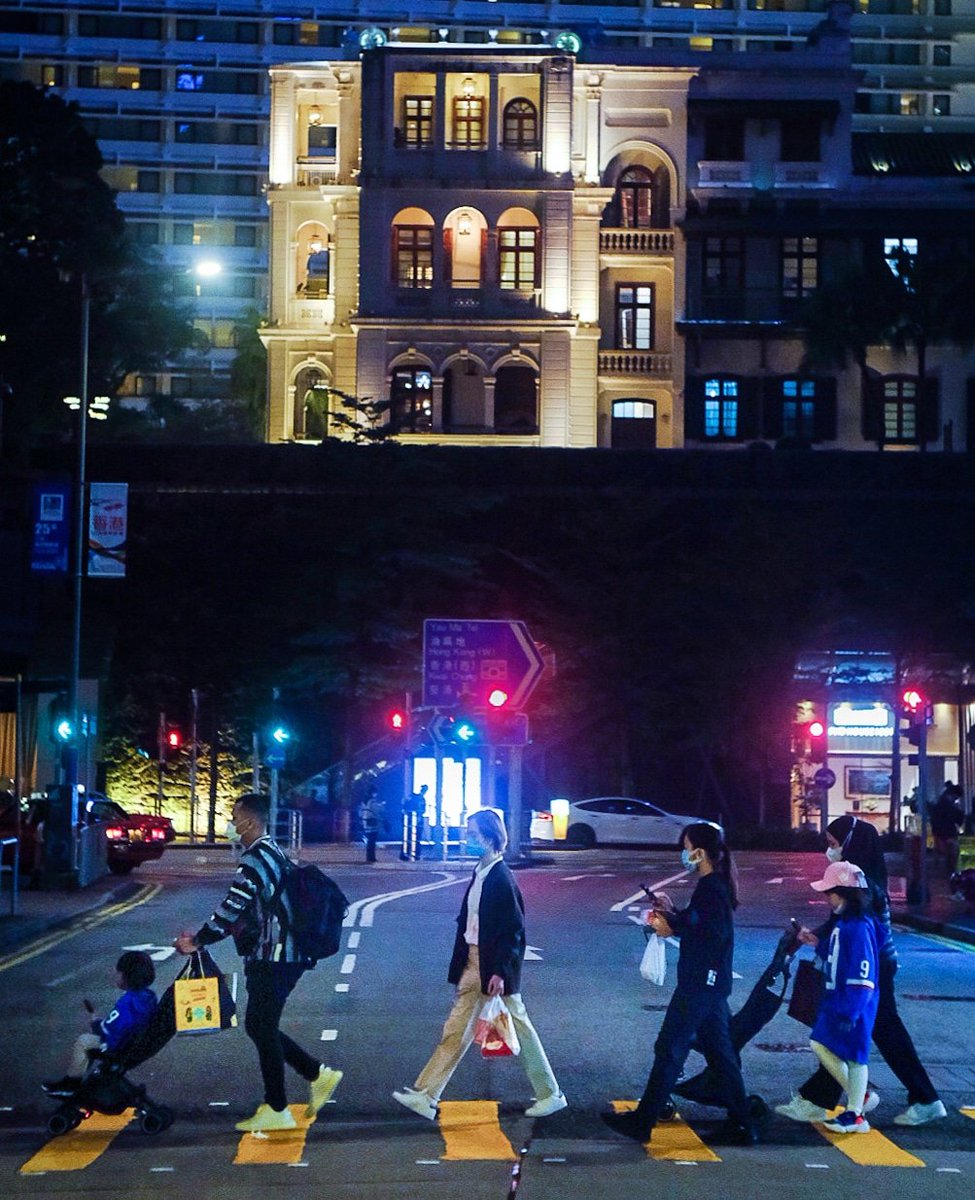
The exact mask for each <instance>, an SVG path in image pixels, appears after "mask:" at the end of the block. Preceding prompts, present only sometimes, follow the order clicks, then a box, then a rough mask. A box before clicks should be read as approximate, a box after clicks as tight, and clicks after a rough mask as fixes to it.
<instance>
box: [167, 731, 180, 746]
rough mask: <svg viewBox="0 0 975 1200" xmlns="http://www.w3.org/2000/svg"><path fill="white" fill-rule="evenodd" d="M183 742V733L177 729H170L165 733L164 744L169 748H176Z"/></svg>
mask: <svg viewBox="0 0 975 1200" xmlns="http://www.w3.org/2000/svg"><path fill="white" fill-rule="evenodd" d="M182 744H183V735H182V734H181V733H180V731H179V730H178V729H170V730H169V732H168V733H167V734H166V745H167V746H168V747H169V748H170V750H178V749H179V748H180V746H182Z"/></svg>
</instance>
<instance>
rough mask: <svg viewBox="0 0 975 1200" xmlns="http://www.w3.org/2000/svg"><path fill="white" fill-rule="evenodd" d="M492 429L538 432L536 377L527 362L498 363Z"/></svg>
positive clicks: (510, 431) (496, 430) (496, 431)
mask: <svg viewBox="0 0 975 1200" xmlns="http://www.w3.org/2000/svg"><path fill="white" fill-rule="evenodd" d="M494 432H495V433H537V432H538V378H537V376H536V374H535V371H534V370H533V369H532V368H531V367H529V366H523V365H521V364H518V363H511V364H508V365H506V366H503V367H498V373H497V375H496V376H495V380H494Z"/></svg>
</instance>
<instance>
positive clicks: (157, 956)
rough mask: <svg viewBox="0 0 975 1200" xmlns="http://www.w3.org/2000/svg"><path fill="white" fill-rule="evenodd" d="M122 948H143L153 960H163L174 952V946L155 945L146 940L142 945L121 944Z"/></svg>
mask: <svg viewBox="0 0 975 1200" xmlns="http://www.w3.org/2000/svg"><path fill="white" fill-rule="evenodd" d="M122 949H123V950H145V952H146V953H147V954H148V955H149V957H150V958H151V959H152V961H153V962H165V961H166V959H167V958H172V957H173V955H174V954H175V953H176V947H175V946H156V945H154V944H153V943H152V942H146V943H145V944H144V945H142V946H123V947H122Z"/></svg>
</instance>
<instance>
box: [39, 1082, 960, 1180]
mask: <svg viewBox="0 0 975 1200" xmlns="http://www.w3.org/2000/svg"><path fill="white" fill-rule="evenodd" d="M612 1107H613V1108H614V1109H615V1111H617V1112H626V1111H630V1110H632V1109H634V1108H635V1107H636V1101H635V1100H614V1101H612ZM291 1112H292V1114H293V1116H294V1118H295V1123H296V1124H295V1128H294V1129H289V1130H281V1131H277V1132H273V1133H266V1134H251V1133H246V1134H243V1135H241V1136H240V1137H239V1138H238V1140H237V1142H236V1147H235V1149H234V1150H233V1152H232V1157H231V1149H230V1140H229V1139H228V1151H227V1157H228V1159H229V1161H230V1162H231V1163H232V1165H233V1166H251V1167H261V1166H274V1165H278V1166H302V1165H307V1164H306V1163H305V1161H304V1158H305V1154H306V1152H307V1150H308V1149H309V1147H308V1146H307V1138H308V1133H309V1130H310V1129H311V1127H312V1125H314V1124H315V1118H314V1117H312V1118H308V1117H306V1116H305V1106H304V1105H303V1104H302V1105H292V1106H291ZM958 1112H959V1113H960V1114H961V1115H962V1116H963V1117H966V1118H968V1119H970V1120H975V1107H972V1106H966V1107H963V1108H960V1109H958ZM134 1116H135V1113H134V1110H133V1109H126V1110H125V1111H124V1112H123V1113H121V1114H119V1115H118V1116H109V1115H106V1114H103V1113H93V1114H92V1115H91V1116H90V1117H89V1118H88V1119H87V1120H86V1121H84V1122H83V1123H82V1124H81V1125H80V1126H79V1127H78V1128H77V1129H74V1130H72V1131H71V1132H70V1133H66V1134H63V1135H62V1136H60V1137H52V1138H50V1139H49V1140H48V1141H47V1142H45V1143H44V1145H43V1146H41V1147H40V1148H39V1149H38V1150H37V1151H36V1152H35V1153H33V1154H32V1155H31V1156H30V1157H29V1158H28V1159H27V1161H26V1162H24V1163H23V1165H22V1166H21V1167H20V1168H19V1174H21V1175H44V1174H48V1173H52V1172H75V1171H83V1170H85V1169H87V1168H88V1167H91V1166H92V1165H93V1164H94V1163H96V1162H98V1160H99V1159H101V1158H102V1157H103V1156H105V1155H106V1154H107V1153H108V1152H109V1151H110V1150H111V1148H112V1146H113V1143H114V1142H115V1140H116V1138H117V1137H118V1135H119V1134H120V1133H122V1132H123V1131H124V1130H125V1129H126V1128H127V1127H128V1126H129V1125H130V1124H131V1122H132V1121H133V1118H134ZM521 1119H522V1120H523V1118H521ZM506 1122H507V1123H508V1124H509V1125H510V1124H511V1123H512V1122H511V1119H510V1118H506ZM593 1125H594V1128H593V1131H592V1133H593V1139H594V1140H596V1139H598V1140H602V1137H601V1134H600V1133H599V1132H598V1126H597V1123H596V1122H595V1121H594V1122H593ZM808 1128H809V1129H810V1130H811V1131H814V1132H815V1133H816V1134H817V1135H818V1136H819V1137H821V1138H822V1139H823V1141H824V1142H825V1143H826V1144H828V1145H829V1146H830V1147H831V1149H832V1150H834V1151H835V1152H836V1153H837V1155H838V1156H839V1157H840V1159H842V1160H845V1161H846V1162H848V1163H851V1164H853V1165H855V1166H858V1167H895V1168H923V1167H927V1166H929V1164H928V1163H926V1162H925V1161H924V1160H923V1159H922V1158H919V1157H918V1156H917V1155H916V1154H913V1153H911V1152H910V1151H909V1150H907V1149H905V1148H904V1147H902V1146H900V1145H898V1144H897V1143H896V1142H894V1141H893V1140H892V1139H891V1138H890V1137H888V1136H887V1135H886V1134H885V1133H882V1132H881V1131H880V1130H879V1129H871V1131H870V1132H869V1133H866V1134H839V1133H833V1132H831V1131H830V1130H828V1129H826V1128H825V1126H823V1125H819V1124H813V1125H810V1126H809V1127H808ZM417 1132H418V1134H420V1135H421V1136H434V1137H438V1138H439V1139H440V1142H441V1146H440V1150H439V1154H438V1156H437V1157H436V1158H430V1159H422V1160H417V1161H418V1162H516V1161H517V1160H518V1157H519V1155H518V1153H516V1151H515V1148H514V1146H515V1145H520V1144H522V1143H521V1142H516V1143H514V1144H513V1143H512V1141H511V1139H510V1138H509V1136H508V1134H507V1133H506V1132H505V1129H504V1127H503V1126H502V1123H501V1114H500V1105H499V1103H498V1102H497V1101H495V1100H453V1101H443V1102H441V1105H440V1110H439V1113H438V1118H437V1122H436V1124H435V1125H433V1126H432V1127H431V1128H430V1130H429V1132H428V1130H427V1129H426V1127H425V1126H424V1127H422V1128H420V1127H418V1130H417ZM546 1132H548V1131H546ZM551 1132H552V1133H555V1130H552V1131H551ZM234 1136H236V1134H234ZM343 1136H345V1137H348V1134H347V1133H345V1134H344V1135H343ZM563 1136H564V1135H563ZM706 1136H707V1135H706V1134H704V1135H702V1134H701V1133H698V1132H697V1131H696V1130H695V1129H694V1128H693V1127H692V1126H691V1125H690V1124H688V1123H687V1122H686V1121H685V1120H684V1119H682V1118H681V1116H680V1114H679V1113H678V1114H676V1115H675V1117H674V1119H673V1120H671V1121H665V1122H661V1123H660V1124H659V1125H658V1126H657V1128H656V1129H655V1130H654V1133H653V1137H652V1139H651V1140H650V1141H649V1142H648V1143H647V1144H646V1146H645V1147H644V1150H645V1153H646V1156H647V1158H648V1159H649V1160H650V1161H652V1162H659V1163H678V1164H683V1165H690V1164H696V1163H720V1162H721V1161H722V1152H723V1151H724V1147H723V1146H720V1145H719V1146H717V1147H712V1146H709V1145H708V1144H707V1142H706V1140H705V1138H706ZM544 1137H545V1133H543V1132H542V1130H541V1129H540V1128H539V1127H538V1126H536V1127H535V1144H536V1147H537V1145H538V1144H539V1143H540V1142H542V1141H543V1140H544ZM578 1137H579V1131H578V1130H575V1139H578ZM164 1139H165V1134H162V1135H160V1137H159V1138H156V1139H153V1143H154V1144H155V1145H160V1144H164ZM523 1140H524V1139H522V1141H523ZM318 1141H319V1143H320V1144H324V1143H323V1142H322V1139H318ZM129 1146H130V1147H131V1143H129ZM619 1146H620V1149H624V1148H625V1143H623V1142H620V1143H619ZM779 1149H780V1147H779V1146H777V1145H775V1144H774V1143H772V1144H766V1145H765V1147H764V1151H763V1147H762V1146H759V1147H756V1148H755V1149H754V1150H752V1149H749V1150H747V1151H741V1150H738V1151H737V1153H738V1154H741V1153H743V1152H744V1153H748V1154H750V1155H754V1159H755V1163H756V1169H760V1165H761V1162H762V1158H763V1157H764V1156H765V1155H768V1154H770V1153H773V1154H774V1153H775V1152H776V1151H777V1150H779ZM116 1152H117V1150H116ZM109 1157H110V1155H109ZM560 1161H561V1160H560ZM808 1165H815V1166H821V1165H823V1164H818V1163H817V1164H807V1166H808ZM167 1169H168V1168H167ZM938 1169H939V1170H943V1169H944V1168H938Z"/></svg>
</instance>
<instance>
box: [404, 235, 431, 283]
mask: <svg viewBox="0 0 975 1200" xmlns="http://www.w3.org/2000/svg"><path fill="white" fill-rule="evenodd" d="M396 283H397V286H399V287H402V288H431V287H433V230H432V229H430V228H428V227H426V226H412V225H398V226H397V227H396Z"/></svg>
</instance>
